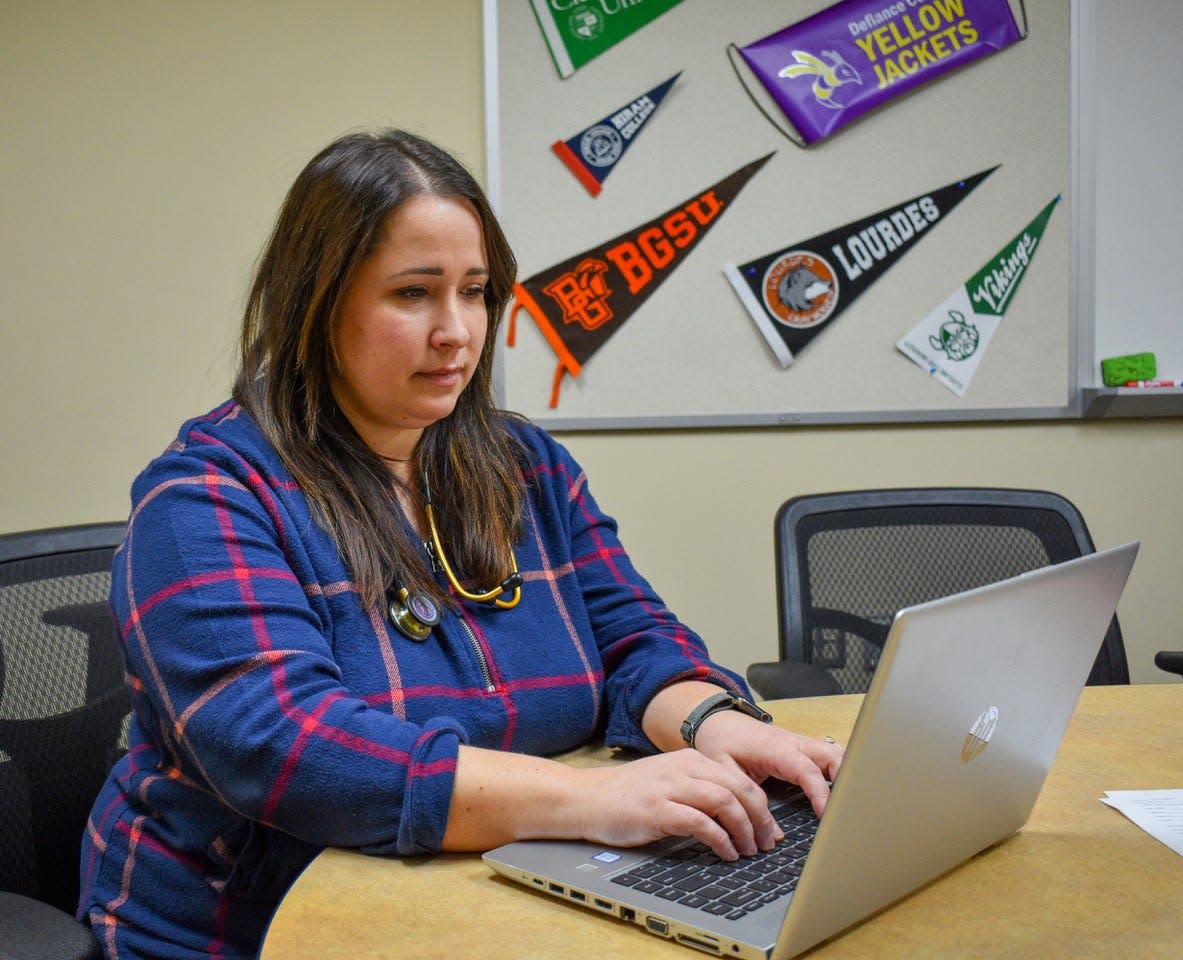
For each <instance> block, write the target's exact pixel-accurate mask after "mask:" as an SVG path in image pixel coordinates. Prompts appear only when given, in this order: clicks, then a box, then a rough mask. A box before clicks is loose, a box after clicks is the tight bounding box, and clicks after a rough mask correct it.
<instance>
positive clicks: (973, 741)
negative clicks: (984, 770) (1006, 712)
mask: <svg viewBox="0 0 1183 960" xmlns="http://www.w3.org/2000/svg"><path fill="white" fill-rule="evenodd" d="M997 727H998V708H997V707H996V706H994V705H993V704H991V705H990V706H988V707H987V708H986V709H985V710H983V711H982V712H981V713H980V714H979V715H978V719H977V720H975V721H974V725H973V726H972V727H970V730H969V733H967V734H966V735H965V740H963V741H962V743H961V762H962V763H969V762H970V761H971V760H974V759H976V758H977V757H978V756H980V755H981V753H982V751H983V750H985V749H986V744H988V743H989V742H990V738H991V737H992V736H994V731H995V729H996V728H997Z"/></svg>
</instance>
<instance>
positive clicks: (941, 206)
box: [723, 167, 998, 367]
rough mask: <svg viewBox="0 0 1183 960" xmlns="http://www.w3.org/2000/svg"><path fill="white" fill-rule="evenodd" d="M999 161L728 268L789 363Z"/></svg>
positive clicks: (756, 319)
mask: <svg viewBox="0 0 1183 960" xmlns="http://www.w3.org/2000/svg"><path fill="white" fill-rule="evenodd" d="M997 169H998V168H997V167H991V168H990V169H989V170H983V171H982V172H981V173H977V174H974V175H973V176H972V177H967V178H965V179H964V180H957V181H956V182H954V183H951V184H949V185H948V186H945V187H941V188H939V189H937V190H932V191H930V192H928V193H924V194H921V195H920V196H917V197H913V198H912V199H910V200H905V201H903V202H902V203H898V204H896V205H894V206H891V207H887V208H885V209H883V210H880V211H879V212H878V213H873V214H871V215H870V216H869V217H864V218H863V219H862V220H855V221H853V222H851V223H848V224H845V225H844V226H841V227H838V228H836V229H834V230H830V231H828V232H827V233H822V234H819V235H818V236H816V237H811V238H810V239H809V240H802V241H801V242H799V243H795V244H793V245H792V246H789V247H785V248H784V249H782V250H778V251H776V252H775V253H769V254H766V255H765V256H763V257H759V258H758V259H756V260H750V261H748V262H747V263H742V264H740V265H739V266H738V267H737V266H734V265H731V264H728V265H727V266H725V267H724V268H723V275H724V276H726V277H727V280H728V281H729V282H730V284H731V286H732V287H733V288H734V289H735V292H736V294H737V295H738V296H739V299H740V301H741V302H742V303H743V305H744V307H745V308H746V309H747V311H748V313H749V314H750V315H751V317H752V320H753V322H754V323H755V324H756V328H757V329H758V330H759V331H760V333H762V334H763V335H764V339H765V340H766V341H767V342H768V346H769V347H770V348H771V349H772V352H773V354H774V355H775V356H776V359H777V361H778V362H779V363H780V365H781V366H782V367H787V366H788V365H789V364H790V363H792V361H793V354H794V353H796V352H798V351H800V350H801V348H802V347H804V346H805V344H807V343H808V342H809V341H810V340H812V339H813V338H814V337H816V336H817V335H818V334H819V333H820V332H821V331H822V330H823V329H825V327H826V326H827V325H828V324H830V323H832V322H833V321H834V320H836V319H837V318H838V316H839V315H840V314H841V313H842V311H844V310H845V309H846V308H847V307H849V306H850V305H851V304H852V303H854V301H855V300H857V299H858V297H859V296H860V295H861V294H862V293H863V291H865V290H866V289H867V288H868V287H870V286H871V285H872V284H873V283H874V282H875V281H876V280H878V279H879V278H880V277H881V276H883V274H884V273H886V272H887V271H888V269H890V268H891V267H892V266H893V265H894V264H895V263H896V262H897V261H898V260H899V259H900V258H901V257H902V256H903V255H904V254H905V253H907V252H908V251H909V250H911V249H912V247H913V246H914V245H915V244H916V242H917V241H918V240H920V238H921V237H924V236H927V235H928V234H929V233H930V232H931V231H932V228H933V227H934V226H936V225H937V224H938V223H940V222H941V220H943V219H944V217H945V215H946V214H948V213H949V211H950V210H952V209H953V208H954V207H956V206H957V204H959V203H960V202H961V201H962V200H964V199H965V198H966V197H968V196H969V195H970V193H971V192H973V190H974V188H975V187H977V185H978V184H979V183H981V182H982V181H983V180H985V179H986V177H988V176H989V175H990V174H991V173H993V172H994V171H995V170H997Z"/></svg>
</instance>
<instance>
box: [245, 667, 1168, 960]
mask: <svg viewBox="0 0 1183 960" xmlns="http://www.w3.org/2000/svg"><path fill="white" fill-rule="evenodd" d="M861 700H862V698H861V696H839V697H818V698H813V699H808V700H795V701H793V700H784V701H776V702H774V703H772V704H767V706H769V709H770V711H771V712H772V713H773V716H774V717H775V719H776V722H777V723H780V724H782V725H784V726H787V727H789V728H791V729H794V730H797V731H799V732H801V733H807V734H812V735H814V736H825V735H832V736H835V737H837V738H838V739H839V740H843V739H845V738H846V736H847V735H848V734H849V732H850V729H851V727H852V726H853V724H854V720H855V717H856V715H857V713H858V708H859V704H860V703H861ZM588 754H590V756H588V755H587V754H585V755H584V756H582V757H579V758H578V760H580V761H583V762H586V761H588V760H591V761H597V760H599V759H600V758H602V757H604V756H606V752H604V751H596V752H592V751H589V752H588ZM1160 788H1183V684H1174V683H1172V684H1151V685H1135V686H1119V687H1089V688H1086V689H1085V691H1084V693H1083V695H1082V696H1081V700H1080V703H1079V705H1078V707H1077V709H1076V712H1075V714H1074V715H1073V718H1072V722H1071V724H1070V725H1069V728H1068V732H1067V734H1066V736H1065V738H1064V743H1063V745H1062V747H1061V748H1060V752H1059V755H1058V756H1057V758H1056V761H1055V764H1054V765H1053V767H1052V770H1051V773H1050V774H1049V776H1048V780H1047V783H1046V784H1045V785H1044V788H1043V792H1042V793H1041V794H1040V797H1039V800H1038V802H1037V803H1036V806H1035V810H1034V812H1033V813H1032V816H1031V819H1030V821H1029V822H1028V823H1027V825H1026V826H1025V827H1024V828H1023V829H1022V830H1021V831H1019V833H1018V834H1016V835H1015V836H1014V837H1012V838H1011V839H1009V840H1007V841H1006V842H1004V843H1002V844H1000V845H999V846H997V847H995V848H993V849H991V850H989V851H987V852H986V853H984V854H981V855H980V856H978V857H976V858H974V859H973V860H971V861H970V862H969V863H967V864H965V865H964V866H962V867H961V868H959V869H958V870H955V871H953V872H952V873H950V874H947V875H946V876H945V877H943V878H941V879H939V880H937V881H935V882H933V883H931V884H929V885H927V886H926V887H924V888H922V889H921V890H919V891H917V892H916V893H914V894H912V895H911V896H909V897H907V898H905V899H904V900H902V901H900V902H898V903H896V904H895V905H893V906H891V907H889V908H887V909H886V910H884V911H882V912H881V913H879V914H878V915H877V916H875V917H873V918H871V919H870V920H868V921H866V922H865V923H863V924H861V925H860V926H858V927H855V928H854V929H852V930H850V931H848V932H847V933H845V934H843V935H842V936H840V937H838V938H836V939H834V940H832V941H830V942H829V943H826V944H823V945H822V946H820V947H818V948H816V949H815V950H813V951H811V952H810V953H809V954H807V956H809V957H810V958H813V957H818V958H821V957H825V958H831V957H877V958H882V957H908V958H920V957H941V958H945V957H971V956H972V957H998V958H1006V960H1013V958H1024V957H1039V958H1043V957H1106V958H1109V957H1131V958H1155V957H1162V958H1167V957H1169V958H1171V960H1178V958H1180V957H1183V857H1180V856H1179V854H1177V853H1175V852H1173V851H1172V850H1170V849H1169V848H1168V847H1166V846H1165V845H1163V844H1161V843H1159V842H1158V841H1156V840H1154V839H1153V838H1152V837H1150V836H1149V835H1148V834H1146V833H1145V832H1144V831H1143V830H1141V829H1140V828H1139V827H1137V826H1135V825H1134V824H1133V823H1131V822H1130V821H1129V820H1127V819H1126V818H1125V817H1124V816H1122V815H1121V814H1120V813H1118V812H1117V811H1116V810H1113V809H1110V808H1109V807H1107V806H1105V805H1104V804H1102V803H1101V802H1100V801H1099V800H1098V798H1099V797H1100V796H1101V795H1102V793H1103V792H1104V791H1105V790H1134V789H1160ZM851 869H852V870H857V869H859V865H858V864H851ZM697 955H698V954H697V953H696V952H695V951H693V950H691V949H690V948H688V947H685V946H681V945H678V944H675V943H672V942H670V941H667V940H663V939H661V938H658V937H655V936H653V935H651V934H648V933H646V932H645V931H643V930H642V929H641V928H640V927H636V926H633V925H631V924H627V923H625V922H623V921H620V920H615V919H612V918H610V917H605V916H603V915H602V914H593V913H591V912H590V911H587V910H585V909H584V908H582V907H579V906H576V905H574V904H569V903H565V902H563V901H560V900H557V899H554V898H552V897H550V896H548V895H547V894H543V893H535V892H533V891H531V890H527V889H525V888H522V887H519V886H518V885H517V884H514V883H512V882H510V881H508V880H503V879H501V878H499V877H496V876H495V875H494V874H493V873H492V872H491V871H490V870H489V869H488V868H487V867H485V866H484V865H483V864H482V862H481V860H480V857H479V856H476V855H467V854H465V855H462V854H443V855H440V856H436V857H430V858H419V859H413V860H397V859H385V858H378V857H369V856H365V855H363V854H359V853H356V852H353V851H348V850H337V849H329V850H326V851H324V852H323V853H322V854H321V855H320V856H318V857H317V858H316V859H315V860H314V861H313V862H312V864H310V865H309V867H308V868H307V870H305V871H304V873H303V874H302V875H301V876H300V878H299V879H298V880H297V881H296V883H295V884H294V885H293V886H292V888H291V890H290V891H289V892H288V894H287V896H286V897H285V898H284V900H283V902H282V903H281V904H280V906H279V909H278V910H277V912H276V915H275V917H274V919H273V921H272V924H271V928H270V930H269V931H268V933H267V937H266V940H265V941H264V944H263V949H262V953H261V955H260V960H288V958H293V960H294V958H307V957H316V958H318V960H336V958H349V960H367V958H387V957H390V958H428V957H470V956H471V957H480V958H482V960H486V958H490V960H491V958H499V957H506V958H510V957H512V958H533V957H546V958H551V957H555V958H568V957H584V956H586V957H592V958H597V960H604V958H630V960H633V958H648V957H653V958H667V960H678V958H681V960H689V958H690V957H694V956H697Z"/></svg>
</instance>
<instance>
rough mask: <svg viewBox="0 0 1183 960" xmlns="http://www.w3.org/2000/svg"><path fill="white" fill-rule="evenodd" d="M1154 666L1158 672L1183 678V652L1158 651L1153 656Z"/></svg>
mask: <svg viewBox="0 0 1183 960" xmlns="http://www.w3.org/2000/svg"><path fill="white" fill-rule="evenodd" d="M1154 665H1155V666H1156V667H1158V669H1159V670H1165V671H1166V672H1167V673H1177V674H1179V676H1181V677H1183V650H1159V651H1158V653H1156V654H1155V655H1154Z"/></svg>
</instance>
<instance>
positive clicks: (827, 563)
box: [775, 488, 1129, 693]
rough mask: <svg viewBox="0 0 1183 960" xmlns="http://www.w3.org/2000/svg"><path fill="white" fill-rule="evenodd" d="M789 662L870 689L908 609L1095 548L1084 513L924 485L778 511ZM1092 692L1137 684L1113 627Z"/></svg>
mask: <svg viewBox="0 0 1183 960" xmlns="http://www.w3.org/2000/svg"><path fill="white" fill-rule="evenodd" d="M775 540H776V553H777V560H778V563H777V599H778V611H779V620H780V634H781V635H780V642H781V657H782V659H788V660H799V661H804V662H807V663H812V664H814V665H816V666H819V667H823V668H825V669H826V670H827V671H829V672H830V673H831V674H832V675H833V676H834V677H835V679H836V680H837V681H838V683H839V685H840V686H841V687H842V690H843V692H846V693H856V692H861V691H864V690H866V689H867V687H868V685H869V684H870V681H871V675H872V674H873V673H874V672H875V668H876V666H877V665H878V662H879V655H880V653H881V652H882V649H883V644H884V642H885V641H886V639H887V633H888V630H889V628H890V626H891V621H892V618H893V617H894V616H895V613H896V611H897V610H899V609H900V608H901V607H904V606H909V605H911V604H916V603H921V602H923V601H926V600H932V599H934V598H936V597H942V596H947V595H949V594H953V593H959V592H961V591H964V590H968V589H971V588H973V587H978V586H982V585H983V584H987V583H993V582H995V581H998V580H1003V579H1006V578H1008V577H1012V576H1016V575H1017V574H1020V573H1025V572H1027V571H1028V570H1034V569H1036V568H1037V567H1042V566H1046V565H1048V564H1053V563H1060V562H1062V561H1064V560H1070V559H1072V558H1074V557H1079V556H1081V555H1083V554H1086V553H1092V552H1093V550H1094V547H1093V542H1092V539H1091V538H1090V536H1089V533H1088V528H1087V527H1086V526H1085V522H1084V519H1083V517H1082V516H1081V515H1080V512H1079V511H1078V510H1077V509H1076V508H1075V507H1074V506H1073V505H1072V504H1071V503H1070V502H1069V501H1068V500H1066V499H1064V498H1063V497H1061V496H1059V495H1058V494H1054V493H1048V492H1045V491H1032V490H996V489H994V490H992V489H973V488H970V489H965V488H957V489H951V488H923V489H899V490H868V491H853V492H849V493H834V494H818V495H812V496H804V497H796V498H794V499H792V500H789V501H788V502H787V503H785V504H784V506H782V507H781V509H780V511H779V512H778V513H777V518H776V526H775ZM1088 682H1089V683H1094V684H1096V683H1128V682H1129V671H1128V667H1127V665H1126V658H1125V649H1124V646H1123V644H1122V640H1121V631H1120V628H1119V627H1118V624H1117V618H1116V617H1115V618H1114V619H1113V622H1112V623H1111V624H1110V627H1109V631H1108V633H1107V634H1106V637H1105V640H1104V642H1103V643H1102V645H1101V649H1100V651H1099V653H1098V655H1097V660H1096V662H1095V664H1094V665H1093V669H1092V672H1091V673H1090V675H1089V681H1088Z"/></svg>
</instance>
